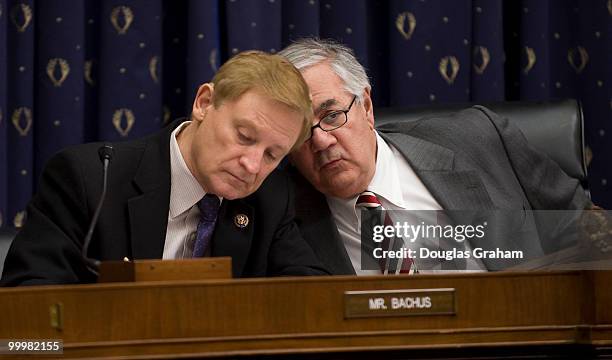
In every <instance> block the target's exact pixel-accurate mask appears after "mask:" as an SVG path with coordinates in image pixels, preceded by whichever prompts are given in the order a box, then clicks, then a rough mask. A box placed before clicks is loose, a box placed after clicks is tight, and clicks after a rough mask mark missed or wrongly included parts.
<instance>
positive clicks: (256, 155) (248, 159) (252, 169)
mask: <svg viewBox="0 0 612 360" xmlns="http://www.w3.org/2000/svg"><path fill="white" fill-rule="evenodd" d="M262 159H263V151H262V150H259V149H256V148H251V149H249V151H247V152H245V153H244V154H242V156H241V157H240V165H242V166H243V167H244V168H245V169H246V171H247V172H248V173H249V174H257V173H259V170H260V169H261V162H262Z"/></svg>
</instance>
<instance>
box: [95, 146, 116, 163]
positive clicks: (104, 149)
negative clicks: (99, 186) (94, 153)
mask: <svg viewBox="0 0 612 360" xmlns="http://www.w3.org/2000/svg"><path fill="white" fill-rule="evenodd" d="M98 155H99V156H100V161H102V162H104V160H108V161H111V159H112V158H113V145H111V144H104V145H103V146H100V148H99V149H98Z"/></svg>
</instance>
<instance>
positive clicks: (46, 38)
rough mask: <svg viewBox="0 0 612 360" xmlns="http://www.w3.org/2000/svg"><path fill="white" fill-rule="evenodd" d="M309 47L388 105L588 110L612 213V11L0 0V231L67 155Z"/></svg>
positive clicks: (180, 109)
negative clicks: (343, 49)
mask: <svg viewBox="0 0 612 360" xmlns="http://www.w3.org/2000/svg"><path fill="white" fill-rule="evenodd" d="M313 35H314V36H319V37H330V38H335V39H337V40H339V41H341V42H344V43H346V44H348V45H349V46H351V47H352V48H353V49H355V52H356V54H357V55H358V57H359V59H360V60H361V61H362V62H363V64H364V65H365V66H366V67H367V69H368V71H369V75H370V76H371V78H372V83H373V87H374V90H373V97H374V100H375V104H376V106H379V107H381V106H400V105H401V106H405V105H411V104H429V103H444V102H469V101H472V102H478V101H495V100H504V99H505V100H546V99H553V98H568V97H571V98H577V99H579V100H580V101H581V102H582V103H583V105H584V113H585V119H586V142H587V145H588V146H589V160H590V165H589V172H590V186H591V191H592V195H593V198H594V200H595V202H597V203H599V204H601V205H603V206H605V207H607V208H610V207H612V191H611V190H610V186H611V184H608V179H610V180H612V168H611V167H610V166H608V165H607V164H608V162H609V161H608V160H607V156H608V155H610V154H612V142H611V141H608V140H607V139H609V138H610V136H611V135H612V129H611V124H612V116H611V115H612V93H611V89H612V75H611V71H612V70H611V66H610V65H611V64H612V59H611V57H612V44H611V41H610V37H611V35H612V0H586V1H579V0H522V1H519V0H506V1H502V0H389V1H385V0H189V1H170V0H123V1H117V0H100V1H86V0H0V226H19V225H20V224H21V223H22V222H23V220H24V219H23V214H24V213H23V209H24V208H25V206H26V204H27V201H28V200H29V199H30V197H31V196H32V194H33V192H34V191H35V189H36V182H37V178H38V176H39V175H40V172H41V169H42V167H43V166H44V164H45V161H47V160H48V159H49V157H50V156H51V155H52V154H53V153H54V152H56V151H57V150H59V149H60V148H63V147H65V146H68V145H71V144H77V143H82V142H86V141H94V140H124V139H131V138H135V137H139V136H142V135H144V134H147V133H151V132H153V131H155V130H156V129H158V128H160V126H162V124H164V123H166V122H168V121H169V120H170V119H173V118H176V117H179V116H185V115H187V114H188V111H189V109H190V108H191V101H192V98H193V96H194V94H195V90H196V88H197V86H198V85H199V84H201V83H202V82H205V81H207V80H209V79H211V77H212V75H213V74H214V72H215V71H216V69H217V68H218V67H219V65H220V64H222V62H223V61H224V60H226V59H227V58H228V57H230V56H232V55H233V54H235V53H237V52H239V51H243V50H247V49H261V50H266V51H270V52H275V51H278V50H279V49H281V48H282V47H283V46H284V45H286V44H287V43H288V42H289V41H291V39H295V38H299V37H303V36H313Z"/></svg>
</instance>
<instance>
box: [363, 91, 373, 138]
mask: <svg viewBox="0 0 612 360" xmlns="http://www.w3.org/2000/svg"><path fill="white" fill-rule="evenodd" d="M370 94H371V90H370V89H369V88H366V89H364V90H363V109H364V110H365V113H366V120H367V122H368V124H369V125H370V128H371V129H374V106H373V104H372V98H371V96H370Z"/></svg>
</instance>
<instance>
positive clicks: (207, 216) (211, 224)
mask: <svg viewBox="0 0 612 360" xmlns="http://www.w3.org/2000/svg"><path fill="white" fill-rule="evenodd" d="M198 208H199V209H200V222H199V223H198V230H197V233H196V241H195V245H194V246H193V257H202V256H204V254H205V253H206V250H207V249H208V247H209V246H210V239H211V238H212V233H213V231H214V230H215V223H216V222H217V214H218V213H219V198H218V197H217V195H214V194H206V195H204V197H203V198H202V200H200V201H199V202H198Z"/></svg>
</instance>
